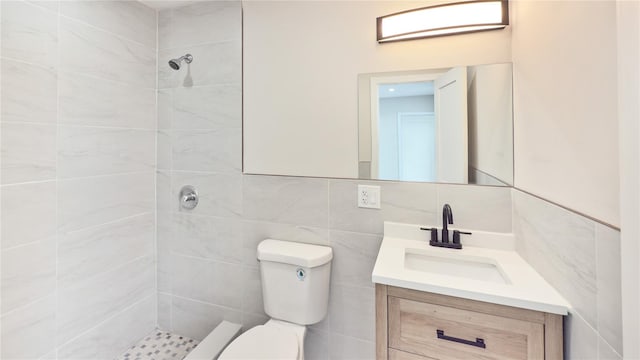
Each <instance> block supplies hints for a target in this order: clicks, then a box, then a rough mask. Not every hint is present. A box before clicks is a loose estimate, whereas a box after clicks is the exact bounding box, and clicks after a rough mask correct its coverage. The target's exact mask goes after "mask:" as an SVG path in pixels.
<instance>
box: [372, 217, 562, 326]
mask: <svg viewBox="0 0 640 360" xmlns="http://www.w3.org/2000/svg"><path fill="white" fill-rule="evenodd" d="M419 227H420V226H419V225H411V224H398V223H389V222H385V236H384V239H383V241H382V245H381V247H380V251H379V252H378V258H377V260H376V264H375V267H374V269H373V273H372V280H373V282H374V283H378V284H384V285H391V286H396V287H402V288H407V289H413V290H420V291H426V292H431V293H436V294H442V295H449V296H455V297H459V298H464V299H470V300H477V301H484V302H489V303H494V304H501V305H507V306H513V307H517V308H523V309H529V310H536V311H542V312H548V313H552V314H559V315H566V314H567V312H568V309H569V307H570V306H569V303H568V302H567V301H566V300H565V299H564V298H563V297H562V296H560V294H558V292H557V291H556V290H555V289H554V288H552V287H551V285H549V284H548V283H547V282H546V281H545V280H544V279H543V278H542V277H541V276H540V275H539V274H538V273H537V272H536V271H535V270H533V268H532V267H531V266H530V265H529V264H528V263H527V262H526V261H524V259H522V258H521V257H520V256H519V255H518V254H517V253H516V252H515V251H514V250H513V248H514V246H513V236H512V235H511V234H493V233H486V232H473V235H471V236H466V235H463V238H462V243H463V248H462V249H461V250H456V249H446V248H439V247H434V246H430V245H429V232H428V231H421V230H419ZM452 229H453V228H452ZM470 245H473V246H470ZM478 245H480V246H485V245H488V246H491V247H493V248H487V247H479V246H478ZM405 249H412V250H411V251H413V252H417V253H420V254H424V255H428V256H431V255H433V256H437V257H444V258H453V259H455V258H456V257H460V258H482V259H491V260H492V262H493V263H494V264H495V265H496V267H497V268H498V269H499V270H500V271H501V272H502V273H503V274H504V275H505V276H506V277H507V278H508V281H509V282H510V283H508V284H500V283H496V282H489V281H482V280H473V279H468V278H464V277H460V276H451V275H447V274H445V273H443V274H440V273H434V272H423V271H416V270H410V269H406V268H405V264H404V261H405Z"/></svg>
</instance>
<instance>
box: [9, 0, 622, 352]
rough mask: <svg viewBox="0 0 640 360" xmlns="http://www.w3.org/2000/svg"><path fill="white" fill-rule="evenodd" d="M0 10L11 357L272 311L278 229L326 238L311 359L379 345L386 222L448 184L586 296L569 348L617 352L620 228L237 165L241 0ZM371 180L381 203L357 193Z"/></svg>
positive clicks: (487, 197) (20, 5)
mask: <svg viewBox="0 0 640 360" xmlns="http://www.w3.org/2000/svg"><path fill="white" fill-rule="evenodd" d="M1 17H2V28H1V32H2V38H1V40H2V46H1V53H0V58H1V62H2V64H1V66H2V71H1V73H0V78H1V84H2V88H1V91H2V95H1V99H2V101H1V104H0V105H1V120H0V122H1V143H0V147H1V149H2V151H1V158H0V163H1V173H0V182H1V193H0V202H1V224H0V225H1V238H0V243H1V254H2V259H1V261H2V262H1V270H2V271H1V292H2V295H1V298H0V300H1V313H2V315H1V316H2V317H1V329H0V332H1V334H2V336H1V340H2V342H1V350H0V351H1V354H0V357H1V358H3V359H5V358H6V359H13V358H30V359H55V358H58V359H112V358H115V357H116V356H118V355H120V354H122V353H123V352H124V351H125V350H126V349H127V348H128V347H129V346H131V345H132V344H134V343H135V342H137V341H138V340H140V339H143V338H144V337H145V336H147V335H148V334H150V333H153V331H154V330H155V329H156V328H159V329H161V330H166V331H172V332H173V333H176V334H181V335H184V336H187V337H191V338H194V339H196V340H201V339H202V338H203V337H204V336H205V335H206V334H207V333H208V332H209V331H210V330H211V329H212V328H213V327H215V326H216V324H218V323H219V322H220V321H221V320H229V321H233V322H238V323H242V324H243V325H244V326H245V328H246V327H250V326H253V325H256V324H260V323H264V322H265V321H266V320H267V319H268V318H267V316H266V315H265V314H264V312H263V309H262V300H261V284H260V277H259V270H258V266H257V261H256V258H255V249H256V246H257V243H258V242H259V241H261V240H263V239H265V238H269V237H272V238H277V239H282V240H292V241H300V242H307V243H314V244H325V245H330V246H331V247H332V248H333V250H334V261H333V273H332V287H331V297H330V306H329V315H328V317H327V318H326V319H325V320H324V321H323V322H321V323H319V324H316V325H313V326H312V327H311V328H310V329H309V334H308V336H307V338H306V340H307V344H306V350H307V354H306V357H307V358H308V359H373V358H374V357H375V351H374V350H375V349H374V332H375V326H374V325H375V320H374V288H373V284H372V283H371V279H370V276H371V269H372V267H373V263H374V261H375V258H376V255H377V252H378V248H379V245H380V241H381V239H382V224H383V221H385V220H387V221H401V222H408V223H425V224H435V223H438V222H439V218H440V214H439V209H440V208H441V207H442V204H443V203H444V202H445V201H446V202H448V203H449V204H451V206H452V207H453V208H454V209H455V212H456V223H459V224H464V226H465V227H469V228H474V229H478V230H487V231H496V232H512V231H513V232H515V233H516V234H517V235H518V236H519V238H520V239H522V241H521V242H520V243H519V244H518V245H519V247H520V248H519V251H521V254H522V255H523V257H525V258H526V259H527V260H528V261H529V262H530V263H531V264H532V265H533V266H535V267H536V268H537V269H538V271H539V272H540V273H541V274H543V275H544V276H545V277H546V278H547V279H548V281H549V282H550V283H552V284H553V285H554V286H555V287H556V288H557V289H558V290H559V291H560V292H561V293H563V295H564V296H565V297H567V299H569V300H570V301H572V303H574V305H575V304H577V306H576V312H575V313H574V314H573V315H572V317H571V319H570V323H569V325H568V328H569V329H573V331H569V332H568V336H567V342H568V349H569V350H568V351H570V354H571V353H572V354H575V357H576V358H578V357H579V356H580V355H582V354H590V353H591V351H592V350H594V349H592V348H591V347H593V346H594V344H598V343H599V342H601V343H602V344H603V345H602V346H600V347H598V349H603V350H602V351H609V350H610V351H611V352H614V351H615V352H618V353H621V346H622V345H621V344H620V343H618V342H617V341H618V339H619V338H620V333H621V325H620V322H621V319H620V317H621V315H620V313H619V311H618V312H616V311H615V309H619V308H620V306H619V302H620V298H619V293H620V290H619V288H616V287H619V286H620V285H619V273H615V271H613V272H612V271H611V270H610V269H614V268H615V266H612V264H615V263H616V262H619V253H616V252H615V251H616V248H615V247H610V246H609V244H611V243H613V244H617V245H618V246H619V231H617V230H615V229H611V228H609V227H606V226H604V225H601V224H599V223H597V222H594V221H592V220H589V219H587V218H584V217H582V216H580V215H577V214H575V213H572V212H569V211H566V210H564V209H561V208H559V207H556V206H555V205H552V204H550V203H547V202H545V201H543V200H539V199H537V198H535V197H532V196H530V195H528V194H525V193H522V192H519V191H517V190H512V189H509V188H495V187H477V186H456V185H443V184H426V183H423V184H419V183H394V182H369V181H367V182H363V181H356V180H343V179H326V178H305V177H282V176H261V175H244V174H242V81H243V79H242V11H241V3H240V2H218V1H215V2H214V1H208V2H202V3H199V4H195V5H188V6H184V7H179V8H173V9H165V10H161V11H156V10H153V9H151V8H148V7H146V6H145V5H142V4H141V3H138V2H135V1H91V2H84V1H61V2H57V1H35V2H31V1H3V2H2V7H1ZM186 53H190V54H192V55H193V58H194V60H193V63H191V64H190V65H189V66H183V68H182V69H180V70H178V71H174V70H172V69H170V67H169V66H168V64H167V61H168V60H169V59H172V58H176V57H179V56H182V55H184V54H186ZM265 95H267V96H270V95H272V94H265ZM368 183H374V184H376V185H380V186H381V187H382V192H383V194H384V197H383V201H382V209H381V210H368V209H359V208H358V207H357V206H356V204H355V201H354V199H353V198H354V194H355V193H356V190H355V189H356V186H357V185H358V184H368ZM183 185H193V186H195V187H196V188H197V189H198V192H199V194H200V197H201V198H200V204H199V205H198V207H197V208H196V209H195V210H193V211H185V210H182V209H181V208H180V207H179V203H178V192H179V190H180V188H181V187H182V186H183ZM548 214H554V218H555V219H560V220H558V223H556V224H555V226H554V227H553V228H551V227H548V226H547V225H546V224H547V221H548V217H549V215H548ZM576 229H577V230H578V231H579V234H580V236H579V237H578V236H576V237H573V238H571V239H572V241H568V242H562V243H557V242H553V241H551V240H550V239H552V238H553V236H554V235H557V234H570V233H574V232H575V231H576ZM539 239H542V240H543V241H539ZM605 243H606V244H607V245H603V244H605ZM576 246H578V247H579V248H581V249H583V251H574V249H575V247H576ZM548 252H550V253H553V254H557V256H555V257H552V258H551V259H552V266H550V267H547V265H546V264H547V262H546V257H544V254H545V253H548ZM596 254H597V255H598V257H597V258H596ZM610 294H618V296H615V295H613V296H611V295H610ZM612 309H613V310H612ZM594 351H596V352H597V351H598V350H594ZM603 357H604V355H603Z"/></svg>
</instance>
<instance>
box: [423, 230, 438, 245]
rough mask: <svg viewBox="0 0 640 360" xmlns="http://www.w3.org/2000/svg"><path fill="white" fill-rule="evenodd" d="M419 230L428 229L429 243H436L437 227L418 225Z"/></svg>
mask: <svg viewBox="0 0 640 360" xmlns="http://www.w3.org/2000/svg"><path fill="white" fill-rule="evenodd" d="M420 230H425V231H430V232H431V243H437V242H438V229H437V228H425V227H420Z"/></svg>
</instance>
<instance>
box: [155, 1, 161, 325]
mask: <svg viewBox="0 0 640 360" xmlns="http://www.w3.org/2000/svg"><path fill="white" fill-rule="evenodd" d="M155 20H156V34H155V35H156V36H155V37H156V48H155V55H156V69H155V70H156V73H155V75H156V76H155V81H156V84H155V88H156V89H155V111H154V113H155V162H154V163H155V169H154V182H153V183H154V187H155V188H154V219H153V251H154V260H155V261H154V265H155V274H154V276H155V285H156V287H155V294H156V311H155V314H154V318H155V326H156V328H159V327H160V291H159V290H158V289H160V284H159V283H160V276H159V275H158V274H159V272H158V271H159V270H158V269H159V256H158V143H159V141H158V131H159V126H158V118H159V117H158V113H159V106H158V104H159V103H158V99H159V97H158V93H159V91H158V74H159V71H158V70H159V63H158V57H159V54H158V48H159V42H160V39H159V38H160V25H159V22H160V18H159V11H158V10H157V9H156V10H155Z"/></svg>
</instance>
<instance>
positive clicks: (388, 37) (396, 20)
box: [377, 0, 509, 43]
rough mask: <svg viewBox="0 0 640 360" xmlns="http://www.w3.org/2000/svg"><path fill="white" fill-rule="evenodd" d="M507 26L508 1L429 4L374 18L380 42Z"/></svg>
mask: <svg viewBox="0 0 640 360" xmlns="http://www.w3.org/2000/svg"><path fill="white" fill-rule="evenodd" d="M507 25H509V4H508V0H478V1H466V2H458V3H451V4H443V5H436V6H429V7H424V8H419V9H413V10H408V11H403V12H399V13H395V14H391V15H386V16H381V17H379V18H378V19H377V30H378V42H379V43H383V42H390V41H400V40H412V39H419V38H426V37H434V36H445V35H454V34H462V33H470V32H477V31H486V30H496V29H503V28H504V27H505V26H507Z"/></svg>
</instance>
